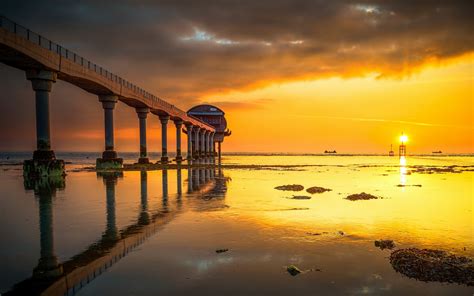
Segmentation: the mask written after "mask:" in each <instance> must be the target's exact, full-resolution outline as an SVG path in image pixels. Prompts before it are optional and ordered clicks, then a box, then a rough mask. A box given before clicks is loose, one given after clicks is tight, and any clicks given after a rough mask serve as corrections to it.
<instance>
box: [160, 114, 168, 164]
mask: <svg viewBox="0 0 474 296" xmlns="http://www.w3.org/2000/svg"><path fill="white" fill-rule="evenodd" d="M159 117H160V122H161V163H163V164H166V163H168V120H169V119H170V117H169V116H168V115H160V116H159Z"/></svg>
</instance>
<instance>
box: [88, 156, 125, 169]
mask: <svg viewBox="0 0 474 296" xmlns="http://www.w3.org/2000/svg"><path fill="white" fill-rule="evenodd" d="M95 167H96V169H97V170H108V169H121V168H122V167H123V159H122V158H97V160H96V162H95Z"/></svg>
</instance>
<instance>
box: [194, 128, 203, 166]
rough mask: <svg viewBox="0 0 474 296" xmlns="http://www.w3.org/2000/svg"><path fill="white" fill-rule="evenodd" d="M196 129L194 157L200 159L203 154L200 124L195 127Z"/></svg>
mask: <svg viewBox="0 0 474 296" xmlns="http://www.w3.org/2000/svg"><path fill="white" fill-rule="evenodd" d="M194 130H195V135H194V150H193V153H194V155H193V158H194V159H199V157H200V156H201V155H200V154H201V150H200V146H201V145H200V143H199V137H200V134H201V133H200V128H199V127H198V126H195V127H194Z"/></svg>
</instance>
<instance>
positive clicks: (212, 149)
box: [209, 132, 216, 157]
mask: <svg viewBox="0 0 474 296" xmlns="http://www.w3.org/2000/svg"><path fill="white" fill-rule="evenodd" d="M215 134H216V133H215V132H212V133H211V140H210V142H209V145H210V147H211V157H214V156H216V147H215V145H214V135H215Z"/></svg>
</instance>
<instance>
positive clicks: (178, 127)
mask: <svg viewBox="0 0 474 296" xmlns="http://www.w3.org/2000/svg"><path fill="white" fill-rule="evenodd" d="M174 125H175V126H176V161H177V162H181V161H183V156H182V155H181V128H182V127H183V121H182V120H181V119H179V120H174Z"/></svg>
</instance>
